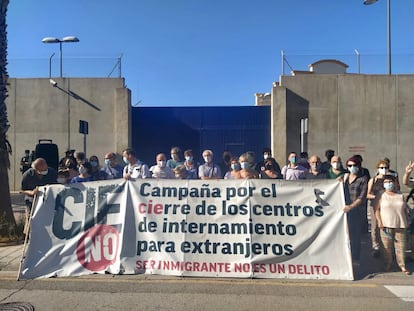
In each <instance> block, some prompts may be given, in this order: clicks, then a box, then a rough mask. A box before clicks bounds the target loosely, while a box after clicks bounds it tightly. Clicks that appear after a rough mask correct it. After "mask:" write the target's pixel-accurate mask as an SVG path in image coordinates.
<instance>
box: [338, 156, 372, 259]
mask: <svg viewBox="0 0 414 311" xmlns="http://www.w3.org/2000/svg"><path fill="white" fill-rule="evenodd" d="M346 166H347V168H348V171H349V173H347V174H345V175H344V180H343V186H344V195H345V207H344V208H343V211H344V212H345V213H346V214H347V220H348V231H349V239H350V242H351V253H352V259H353V261H354V263H355V264H359V259H360V254H361V223H362V221H363V217H364V216H363V215H364V211H363V209H364V208H365V202H366V197H367V189H368V179H367V176H365V175H363V172H362V167H361V160H360V159H359V158H358V157H355V156H353V157H351V158H349V159H348V161H346Z"/></svg>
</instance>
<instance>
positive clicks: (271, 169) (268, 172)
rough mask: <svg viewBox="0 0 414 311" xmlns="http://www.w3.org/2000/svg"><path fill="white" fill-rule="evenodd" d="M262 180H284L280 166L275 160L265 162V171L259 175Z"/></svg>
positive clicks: (270, 159) (269, 159) (268, 159)
mask: <svg viewBox="0 0 414 311" xmlns="http://www.w3.org/2000/svg"><path fill="white" fill-rule="evenodd" d="M259 178H260V179H282V173H281V172H280V167H279V164H277V162H276V160H275V159H273V158H267V159H266V160H265V161H264V170H263V171H262V172H261V173H260V175H259Z"/></svg>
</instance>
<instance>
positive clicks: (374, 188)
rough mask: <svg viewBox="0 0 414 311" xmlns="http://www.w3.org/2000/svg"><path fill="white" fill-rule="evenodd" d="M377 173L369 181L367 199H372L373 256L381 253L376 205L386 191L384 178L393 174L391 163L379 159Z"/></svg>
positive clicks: (370, 210)
mask: <svg viewBox="0 0 414 311" xmlns="http://www.w3.org/2000/svg"><path fill="white" fill-rule="evenodd" d="M376 168H377V174H376V175H375V176H374V177H373V178H371V179H370V180H369V181H368V191H367V199H368V200H370V202H369V204H368V213H369V215H370V216H371V246H372V252H371V255H372V256H373V257H378V256H379V255H380V250H379V249H380V241H379V240H380V238H379V232H378V226H377V220H376V218H375V206H376V205H377V201H378V198H379V197H380V196H381V194H382V193H383V192H384V180H385V178H387V177H390V176H392V175H391V174H390V172H389V164H388V162H387V161H385V160H380V161H378V163H377V165H376ZM395 190H396V191H399V190H400V184H399V182H398V179H396V182H395Z"/></svg>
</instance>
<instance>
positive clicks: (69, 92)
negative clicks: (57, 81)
mask: <svg viewBox="0 0 414 311" xmlns="http://www.w3.org/2000/svg"><path fill="white" fill-rule="evenodd" d="M61 60H62V59H61ZM61 64H62V63H61ZM60 68H62V67H60ZM61 73H62V71H61ZM67 94H68V150H70V84H69V79H68V92H67Z"/></svg>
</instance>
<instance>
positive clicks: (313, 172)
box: [305, 155, 326, 179]
mask: <svg viewBox="0 0 414 311" xmlns="http://www.w3.org/2000/svg"><path fill="white" fill-rule="evenodd" d="M321 165H322V162H321V158H320V157H318V156H317V155H313V156H311V157H310V158H309V166H310V169H309V170H308V171H306V173H305V179H325V178H326V173H325V172H322V171H321Z"/></svg>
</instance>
